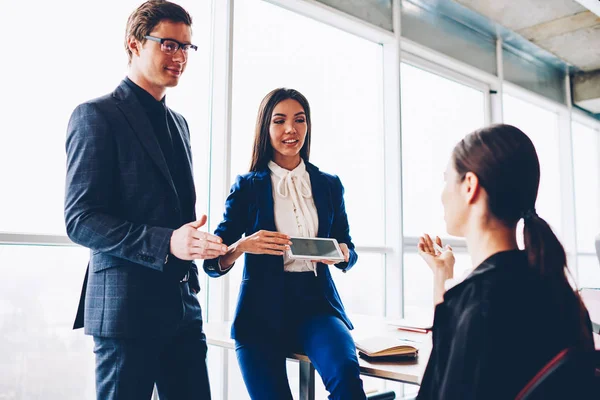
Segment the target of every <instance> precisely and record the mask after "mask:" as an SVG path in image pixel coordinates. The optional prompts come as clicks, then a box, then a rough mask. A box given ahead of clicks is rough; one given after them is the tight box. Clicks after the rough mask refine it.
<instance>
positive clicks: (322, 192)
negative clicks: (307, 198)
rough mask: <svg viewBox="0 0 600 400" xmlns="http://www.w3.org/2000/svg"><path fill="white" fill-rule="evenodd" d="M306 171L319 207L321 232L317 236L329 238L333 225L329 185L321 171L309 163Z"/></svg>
mask: <svg viewBox="0 0 600 400" xmlns="http://www.w3.org/2000/svg"><path fill="white" fill-rule="evenodd" d="M306 170H307V171H308V175H309V176H310V186H311V188H312V194H313V200H314V201H315V207H317V215H318V217H319V231H318V233H317V236H318V237H328V236H329V228H330V225H331V221H330V220H331V211H330V204H331V195H330V193H329V192H330V190H329V185H328V183H327V181H326V180H325V178H324V177H323V175H322V174H321V172H320V171H319V168H317V167H315V166H314V165H312V164H310V163H308V162H307V163H306Z"/></svg>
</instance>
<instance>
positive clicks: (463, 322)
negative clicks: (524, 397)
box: [417, 250, 593, 400]
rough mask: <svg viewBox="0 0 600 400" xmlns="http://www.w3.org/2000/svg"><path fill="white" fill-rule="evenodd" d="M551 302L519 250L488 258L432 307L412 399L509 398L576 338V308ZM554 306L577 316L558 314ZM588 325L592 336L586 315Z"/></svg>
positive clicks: (551, 293)
mask: <svg viewBox="0 0 600 400" xmlns="http://www.w3.org/2000/svg"><path fill="white" fill-rule="evenodd" d="M557 303H558V302H556V301H555V297H554V296H553V292H552V291H551V290H550V288H548V287H547V285H546V283H545V282H544V281H543V280H542V279H541V278H540V277H539V275H538V274H537V273H535V272H534V271H532V270H531V268H530V267H529V265H528V263H527V256H526V254H525V253H524V252H522V251H518V250H513V251H505V252H500V253H496V254H494V255H493V256H491V257H489V258H488V259H487V260H485V261H484V262H483V263H482V264H481V265H480V266H478V267H477V268H476V269H475V270H474V271H473V272H472V273H471V274H470V275H469V276H468V277H467V278H466V279H465V280H464V281H463V282H462V283H460V284H458V285H456V286H455V287H453V288H451V289H450V290H448V291H447V292H446V294H445V295H444V301H443V303H441V304H439V305H438V306H437V307H436V309H435V318H434V322H433V349H432V353H431V357H430V359H429V363H428V364H427V369H426V370H425V375H424V376H423V381H422V383H421V389H420V391H419V396H418V397H417V398H418V399H420V400H423V399H436V400H447V399H461V400H468V399H485V400H488V399H514V398H515V396H516V395H517V393H518V392H519V391H520V390H521V389H522V388H523V387H524V386H525V385H526V384H527V382H528V381H529V380H530V379H532V378H533V376H534V375H535V374H536V373H537V372H538V371H539V370H540V369H541V368H542V367H543V366H544V365H545V364H546V363H547V362H548V361H550V360H551V359H552V358H553V357H554V356H555V355H556V354H558V352H559V351H561V350H563V349H564V348H567V347H571V346H575V345H576V344H577V337H578V335H577V331H578V330H579V329H581V328H580V326H579V324H578V322H577V319H576V317H577V315H578V314H577V313H578V312H579V311H578V309H576V308H575V307H574V304H571V305H566V304H557ZM560 306H564V307H569V308H571V309H572V313H571V314H570V315H571V316H573V317H575V318H570V319H568V320H561V319H560V318H559V317H558V315H557V313H556V311H555V310H557V307H560ZM588 325H589V330H590V340H591V337H592V333H591V323H590V322H589V319H588ZM580 345H581V344H580ZM587 345H588V346H593V343H588V344H587ZM588 348H591V347H588ZM571 389H572V388H569V390H571Z"/></svg>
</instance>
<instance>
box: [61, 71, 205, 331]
mask: <svg viewBox="0 0 600 400" xmlns="http://www.w3.org/2000/svg"><path fill="white" fill-rule="evenodd" d="M169 112H170V113H171V115H172V117H173V120H174V121H175V124H176V125H177V128H178V129H177V130H178V131H179V132H180V134H181V141H182V143H183V146H184V148H185V153H186V155H187V156H186V158H187V161H188V164H189V169H188V170H187V171H185V173H188V174H189V184H190V185H191V187H190V191H189V193H191V195H192V196H193V198H191V199H187V200H188V202H187V203H186V204H190V202H191V204H194V203H195V201H196V198H195V194H194V193H195V190H194V187H193V185H194V181H193V179H192V166H191V163H192V159H191V157H192V156H191V149H190V144H189V143H190V142H189V131H188V126H187V123H186V121H185V119H184V118H183V117H182V116H181V115H179V114H177V113H175V112H173V111H171V110H169ZM66 150H67V177H66V195H65V222H66V228H67V234H68V236H69V238H71V240H72V241H73V242H75V243H78V244H80V245H82V246H84V247H87V248H89V249H90V253H91V254H90V261H89V265H88V271H87V272H86V279H85V282H84V287H83V290H82V294H81V299H80V303H79V310H78V312H77V317H76V320H75V325H74V328H79V327H82V326H85V333H87V334H90V335H96V336H105V337H136V336H141V335H157V334H161V333H165V332H167V333H168V332H170V331H171V330H174V329H175V328H176V326H177V323H178V321H179V320H180V319H181V318H182V314H183V311H182V306H181V292H180V287H179V286H180V284H179V281H180V280H181V278H182V277H183V276H184V275H185V272H186V271H187V270H188V269H189V271H190V278H189V285H190V286H191V287H192V288H194V289H196V291H198V290H199V289H200V286H199V283H198V269H197V268H196V266H195V265H194V264H193V263H191V262H184V261H181V260H176V259H174V257H172V256H170V257H169V261H168V263H166V264H165V260H166V258H167V255H168V254H169V247H170V238H171V235H172V233H173V230H174V229H177V228H179V227H180V226H181V225H183V224H184V223H187V222H190V221H184V220H183V219H184V217H182V212H181V210H179V204H180V201H179V200H180V199H179V194H178V193H177V190H176V188H175V185H174V183H173V179H172V178H171V175H170V173H169V170H168V167H167V163H166V161H165V158H164V156H163V154H162V151H161V148H160V146H159V143H158V140H157V138H156V135H155V134H154V131H153V128H152V124H151V122H150V120H149V119H148V117H147V115H146V112H145V111H144V109H143V107H142V105H141V104H140V102H139V101H138V99H137V97H136V96H135V93H134V92H133V91H132V90H131V88H130V87H129V86H128V85H127V84H126V83H125V82H121V84H120V85H119V86H118V87H117V89H116V90H115V91H114V92H113V93H111V94H109V95H106V96H104V97H100V98H98V99H94V100H91V101H89V102H87V103H84V104H81V105H79V106H78V107H77V108H76V109H75V111H73V114H72V115H71V119H70V121H69V127H68V132H67V142H66ZM186 212H187V215H191V214H192V213H193V210H186ZM194 217H195V216H194Z"/></svg>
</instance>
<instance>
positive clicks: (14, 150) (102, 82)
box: [0, 0, 210, 234]
mask: <svg viewBox="0 0 600 400" xmlns="http://www.w3.org/2000/svg"><path fill="white" fill-rule="evenodd" d="M178 3H179V4H181V5H182V6H184V7H187V9H188V11H189V12H190V14H191V15H192V17H193V18H194V39H193V40H194V43H196V44H197V45H198V46H199V50H198V52H197V53H196V54H191V55H190V60H189V65H188V68H187V70H186V72H185V74H184V75H183V77H182V80H181V82H180V87H178V88H176V89H175V90H173V91H172V92H169V93H168V95H167V104H169V105H170V106H171V107H172V108H174V109H175V110H176V111H179V112H181V113H183V115H184V116H185V117H186V118H187V120H188V122H189V125H190V129H191V132H192V147H193V148H194V152H195V153H194V156H195V165H196V171H195V172H196V174H195V176H196V180H197V185H198V187H197V189H198V200H199V210H204V209H205V208H206V200H205V199H206V195H205V194H206V185H207V178H206V176H207V170H208V168H207V167H206V160H207V159H208V146H207V143H208V141H207V138H208V132H207V126H208V114H207V112H208V106H207V104H208V93H209V91H208V87H209V85H208V77H209V74H208V65H209V63H208V58H209V57H208V54H209V52H208V50H209V45H208V44H209V40H210V34H209V32H210V2H209V1H201V2H199V1H192V0H184V1H179V2H178ZM139 4H141V1H137V0H127V1H122V0H108V1H102V2H100V1H96V2H82V1H76V0H60V1H59V2H58V3H57V2H36V4H35V12H32V4H31V3H30V2H26V1H19V2H11V3H10V6H8V5H7V6H5V7H4V10H5V11H7V12H8V14H7V15H4V20H5V23H3V24H2V27H0V32H2V33H3V37H13V36H14V32H16V31H18V32H19V42H21V43H30V44H33V43H37V45H35V46H34V47H35V50H34V51H33V50H32V51H25V52H22V53H21V54H20V55H19V57H18V58H19V60H18V61H16V60H14V59H13V61H11V62H2V63H0V72H2V75H3V76H5V77H7V79H6V80H5V84H4V87H3V98H4V100H5V101H6V103H5V104H6V105H8V111H7V109H6V106H3V111H6V112H3V113H2V114H3V118H2V135H1V136H0V170H1V171H4V172H3V173H2V174H0V187H2V192H3V194H4V195H3V196H2V207H0V231H12V232H28V233H53V234H64V233H65V227H64V222H63V199H64V180H65V160H66V156H65V135H66V131H67V123H68V121H69V116H70V114H71V112H72V111H73V109H74V108H75V107H76V106H77V105H78V104H79V103H82V102H84V101H86V100H89V99H92V98H95V97H99V96H102V95H104V94H106V93H109V92H111V91H113V90H114V89H115V88H116V86H117V85H118V84H119V82H120V80H121V79H123V78H124V77H125V75H126V73H127V56H126V54H125V50H124V47H123V46H124V45H123V41H124V37H123V36H124V32H125V24H126V22H127V17H128V16H129V14H130V13H131V12H132V11H133V10H134V9H135V7H137V6H138V5H139ZM58 9H60V10H64V12H60V13H58V12H57V10H58ZM24 15H27V26H29V27H35V29H23V27H22V23H23V16H24ZM41 32H43V35H41V36H40V33H41ZM7 60H8V59H7ZM17 76H18V77H20V78H18V79H17V78H15V77H17ZM9 77H12V78H9ZM8 171H10V173H6V172H8Z"/></svg>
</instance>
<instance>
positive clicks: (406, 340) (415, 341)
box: [398, 338, 422, 343]
mask: <svg viewBox="0 0 600 400" xmlns="http://www.w3.org/2000/svg"><path fill="white" fill-rule="evenodd" d="M398 340H401V341H403V342H414V343H422V342H419V341H418V340H412V339H405V338H398Z"/></svg>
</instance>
